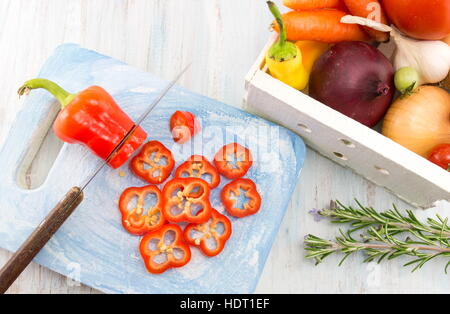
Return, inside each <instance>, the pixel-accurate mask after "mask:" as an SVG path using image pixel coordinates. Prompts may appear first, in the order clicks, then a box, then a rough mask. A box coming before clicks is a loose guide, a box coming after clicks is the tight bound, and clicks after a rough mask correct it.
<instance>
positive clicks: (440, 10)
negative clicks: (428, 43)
mask: <svg viewBox="0 0 450 314" xmlns="http://www.w3.org/2000/svg"><path fill="white" fill-rule="evenodd" d="M382 5H383V7H384V10H385V11H386V13H387V15H388V16H389V18H390V20H391V21H392V22H393V23H394V24H395V26H397V28H399V29H400V30H401V31H402V32H403V33H405V34H407V35H409V36H411V37H414V38H417V39H428V40H438V39H442V38H444V37H445V36H447V35H448V34H450V1H449V0H382Z"/></svg>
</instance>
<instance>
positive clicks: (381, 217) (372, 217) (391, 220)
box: [318, 200, 450, 245]
mask: <svg viewBox="0 0 450 314" xmlns="http://www.w3.org/2000/svg"><path fill="white" fill-rule="evenodd" d="M355 201H356V203H357V204H358V207H359V208H353V207H352V206H344V205H343V204H342V203H341V202H339V201H336V202H332V206H330V209H323V210H320V211H319V212H318V214H319V215H321V216H323V217H328V218H332V222H333V223H338V224H346V223H350V224H351V226H352V227H353V228H352V229H351V230H350V231H349V232H350V233H353V232H355V231H358V230H360V229H364V228H367V227H370V226H384V225H388V226H389V228H390V230H391V232H392V233H393V234H399V233H403V232H410V233H413V235H415V236H417V235H419V234H421V233H429V234H430V235H429V237H430V238H433V239H434V240H443V241H444V243H443V244H444V245H449V242H448V241H449V239H450V226H449V225H448V218H445V219H443V218H442V217H440V216H439V215H436V218H437V220H436V219H432V218H428V219H427V224H424V223H422V222H421V221H419V220H418V219H417V217H416V216H415V215H414V213H413V212H412V211H411V210H406V215H403V214H401V213H400V211H399V210H398V209H397V207H396V206H395V205H393V209H390V210H388V211H386V212H377V211H376V210H375V209H373V207H365V206H363V205H362V204H361V203H360V202H359V201H358V200H355Z"/></svg>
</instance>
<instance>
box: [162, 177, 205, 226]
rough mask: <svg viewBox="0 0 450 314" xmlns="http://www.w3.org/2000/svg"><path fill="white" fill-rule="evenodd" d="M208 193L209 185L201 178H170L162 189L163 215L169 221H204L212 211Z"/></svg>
mask: <svg viewBox="0 0 450 314" xmlns="http://www.w3.org/2000/svg"><path fill="white" fill-rule="evenodd" d="M209 195H210V189H209V185H208V183H207V182H206V181H204V180H202V179H198V178H175V179H172V180H170V181H169V182H167V183H166V185H165V186H164V189H163V197H164V205H163V215H164V217H166V219H167V220H169V221H170V222H177V223H178V222H190V223H203V222H206V221H207V220H208V219H209V217H211V211H212V207H211V203H210V202H209Z"/></svg>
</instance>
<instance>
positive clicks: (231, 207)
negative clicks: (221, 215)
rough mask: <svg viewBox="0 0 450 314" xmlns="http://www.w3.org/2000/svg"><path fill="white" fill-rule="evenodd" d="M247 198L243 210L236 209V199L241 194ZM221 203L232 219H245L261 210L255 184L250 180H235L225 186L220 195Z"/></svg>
mask: <svg viewBox="0 0 450 314" xmlns="http://www.w3.org/2000/svg"><path fill="white" fill-rule="evenodd" d="M242 192H243V193H244V196H245V197H246V198H247V202H245V203H244V204H243V208H239V207H237V200H238V197H239V196H241V193H242ZM220 198H221V200H222V203H223V204H224V206H225V209H226V210H227V212H228V213H229V214H230V215H232V216H234V217H239V218H241V217H246V216H250V215H254V214H256V213H257V212H258V211H259V209H260V208H261V195H259V193H258V190H257V188H256V184H255V183H254V182H253V181H252V180H250V179H237V180H234V181H232V182H230V183H228V184H227V185H225V186H224V187H223V189H222V192H221V194H220Z"/></svg>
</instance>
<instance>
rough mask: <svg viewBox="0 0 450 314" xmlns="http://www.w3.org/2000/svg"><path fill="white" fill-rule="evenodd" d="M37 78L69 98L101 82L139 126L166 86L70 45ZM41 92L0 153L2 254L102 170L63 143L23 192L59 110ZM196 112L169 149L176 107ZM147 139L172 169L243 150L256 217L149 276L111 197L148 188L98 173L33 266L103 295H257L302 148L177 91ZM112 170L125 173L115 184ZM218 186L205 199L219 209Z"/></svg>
mask: <svg viewBox="0 0 450 314" xmlns="http://www.w3.org/2000/svg"><path fill="white" fill-rule="evenodd" d="M39 77H42V78H47V79H50V80H53V81H55V82H57V83H59V84H60V85H61V86H63V87H64V88H65V89H67V90H68V91H70V92H77V91H81V90H82V89H84V88H86V87H88V86H91V85H100V86H102V87H104V88H105V89H106V90H107V91H108V92H110V93H111V94H112V96H113V97H114V98H115V100H116V101H117V102H118V103H119V104H120V106H121V107H122V108H123V110H124V111H125V112H127V113H128V114H129V115H130V116H131V117H132V118H133V119H137V118H138V117H139V116H140V114H141V113H142V112H143V111H144V110H145V108H146V107H147V106H148V105H149V104H150V102H151V101H152V100H154V99H155V97H156V96H157V95H158V93H159V92H160V91H161V89H162V88H163V87H164V86H165V85H166V84H167V82H165V81H164V80H161V79H159V78H157V77H155V76H153V75H151V74H149V73H146V72H144V71H141V70H139V69H136V68H133V67H131V66H128V65H126V64H124V63H122V62H120V61H118V60H115V59H113V58H110V57H107V56H104V55H101V54H98V53H97V52H95V51H91V50H86V49H83V48H81V47H79V46H77V45H74V44H65V45H62V46H60V47H58V48H57V49H56V51H55V53H54V55H53V56H52V57H50V58H49V59H48V61H47V62H46V64H45V65H44V66H43V68H42V70H41V72H40V74H39ZM57 108H58V105H57V104H56V103H55V101H54V99H53V98H52V97H51V96H50V95H49V94H48V93H46V92H45V91H33V92H32V93H31V94H30V95H29V96H28V98H27V101H26V103H25V105H24V107H23V110H22V111H21V112H20V113H19V114H18V116H17V118H16V121H15V122H14V124H13V127H12V129H11V131H10V134H9V135H8V137H7V140H6V142H5V143H4V145H3V146H2V148H1V150H0V165H1V167H2V171H1V172H0V191H1V195H0V247H2V248H5V249H7V250H10V251H15V250H16V249H17V248H18V247H19V245H20V244H21V243H22V242H23V241H24V240H25V239H26V238H27V236H28V235H29V234H30V233H31V232H32V230H33V229H34V228H35V227H36V226H37V225H38V224H39V223H40V221H41V220H42V219H43V218H44V217H45V216H46V214H47V213H48V211H49V210H50V209H51V208H53V206H54V205H55V204H56V203H57V202H58V201H59V200H60V199H61V198H62V196H63V195H64V194H65V193H66V192H67V190H68V189H70V187H72V186H76V185H81V184H82V183H83V182H85V180H86V179H87V178H88V177H89V176H90V175H91V174H92V173H93V172H94V170H95V169H96V168H97V167H98V165H99V164H100V162H101V161H100V160H98V159H97V158H96V157H95V156H93V155H92V154H91V153H90V152H89V151H87V150H86V149H85V148H84V147H82V146H79V145H68V144H64V146H63V148H62V149H61V151H60V153H59V155H58V157H57V159H56V160H55V163H54V165H53V167H52V168H51V170H50V172H49V174H48V177H47V179H46V181H45V182H44V184H43V185H42V186H40V187H39V188H37V189H35V190H27V189H25V188H23V187H22V185H21V184H20V178H21V176H22V174H23V173H24V171H26V170H27V168H28V165H29V164H30V162H31V161H32V159H33V158H34V156H35V154H36V151H37V149H38V148H39V146H40V144H41V142H42V139H43V138H44V137H45V135H46V134H47V132H48V130H49V128H50V127H51V124H52V122H53V120H54V118H55V115H56V113H57ZM179 109H181V110H186V111H191V112H193V113H195V114H196V115H197V116H198V117H199V119H200V121H201V124H202V128H203V131H202V133H201V134H199V135H198V136H196V137H195V138H194V140H193V141H191V142H189V143H186V144H184V145H178V144H174V143H173V140H172V138H171V134H170V130H169V127H168V121H169V119H170V116H171V114H172V113H173V112H174V111H176V110H179ZM142 126H143V128H144V129H145V130H146V131H147V133H148V134H149V140H150V139H151V140H158V141H161V142H162V143H163V144H164V145H166V146H167V147H168V148H169V149H171V150H172V152H173V154H174V157H175V159H176V162H177V164H176V165H179V164H181V163H182V162H183V161H184V160H186V159H187V158H188V157H189V156H191V155H192V154H202V155H204V156H205V157H207V158H208V159H212V157H213V156H214V154H215V152H216V151H217V150H218V149H219V148H220V147H221V146H223V145H224V144H226V143H229V142H233V141H237V142H239V143H241V144H243V145H246V146H248V147H249V148H250V149H251V150H252V152H253V155H254V159H255V163H254V166H253V167H252V169H251V170H250V171H249V173H248V174H247V177H249V178H251V179H253V180H254V181H255V183H256V184H257V186H258V189H259V191H260V193H261V195H262V198H263V205H262V208H261V210H260V212H259V213H258V214H257V215H254V216H251V217H247V218H242V219H235V218H231V220H232V222H233V235H232V237H231V239H230V240H229V241H228V243H227V245H226V247H225V249H224V251H223V252H222V254H220V255H219V256H217V257H214V258H206V257H204V256H203V255H202V254H201V252H200V251H198V250H197V249H196V248H193V249H192V259H191V262H190V263H189V264H188V265H186V266H185V267H183V268H180V269H172V270H169V271H167V272H166V273H164V274H162V275H151V274H148V273H147V272H146V270H145V268H144V265H143V263H142V261H141V259H140V255H139V250H138V246H139V240H140V238H139V237H135V236H132V235H129V234H128V233H126V232H125V231H124V229H123V228H122V226H121V219H120V213H119V211H118V208H117V200H118V198H119V195H120V194H121V192H122V191H123V190H124V189H125V188H127V187H130V186H143V185H145V182H143V181H142V180H140V179H138V178H136V177H135V176H133V175H132V174H131V172H130V171H129V170H128V165H125V166H123V167H122V168H121V169H118V170H112V169H105V171H104V172H103V173H102V174H101V175H100V176H98V177H97V178H96V179H95V180H94V181H93V182H92V183H91V185H89V187H88V188H87V190H86V191H85V200H84V201H83V203H82V204H81V205H80V207H79V208H78V210H77V211H76V212H75V213H74V214H73V216H72V217H71V218H70V219H69V220H68V221H67V222H66V224H65V225H64V226H63V227H62V229H61V230H60V231H59V232H58V233H57V234H56V235H55V236H54V238H53V239H52V240H51V241H50V242H49V243H48V245H47V246H46V247H45V248H44V250H43V251H42V252H41V253H40V254H39V255H38V256H37V258H36V259H35V261H36V262H37V263H39V264H41V265H43V266H45V267H48V268H49V269H52V270H54V271H56V272H59V273H61V274H63V275H66V276H69V277H72V278H75V279H76V280H79V281H81V282H82V283H84V284H86V285H89V286H91V287H93V288H95V289H98V290H101V291H104V292H107V293H251V292H253V291H254V289H255V287H256V284H257V282H258V279H259V277H260V274H261V272H262V270H263V267H264V263H265V261H266V258H267V255H268V253H269V251H270V248H271V246H272V243H273V241H274V238H275V236H276V234H277V231H278V228H279V225H280V223H281V220H282V218H283V216H284V213H285V211H286V209H287V206H288V203H289V200H290V198H291V195H292V192H293V191H294V188H295V185H296V184H297V182H298V179H299V175H300V172H301V168H302V166H303V162H304V158H305V145H304V143H303V141H302V140H301V139H300V138H299V137H298V136H297V135H296V134H294V133H292V132H291V131H289V130H287V129H285V128H282V127H280V126H278V125H276V124H273V123H271V122H268V121H266V120H264V119H261V118H259V117H256V116H254V115H251V114H249V113H247V112H244V111H242V110H239V109H236V108H234V107H231V106H228V105H225V104H223V103H220V102H218V101H215V100H212V99H210V98H207V97H204V96H201V95H198V94H195V93H193V92H190V91H188V90H186V89H183V88H181V87H176V88H174V89H173V90H172V91H171V92H170V93H169V94H168V95H167V96H166V97H165V98H164V100H163V101H162V102H161V103H160V104H159V105H158V106H157V108H155V110H154V111H153V112H152V113H151V115H150V117H149V118H148V119H147V120H146V121H145V122H144V123H143V125H142ZM119 171H124V172H125V176H124V177H121V176H120V175H119ZM227 182H229V181H228V180H226V179H225V178H222V182H221V185H220V186H219V187H218V188H217V189H215V190H214V191H213V192H212V195H211V202H212V205H213V207H215V208H216V209H217V210H219V211H220V212H223V211H224V208H223V205H222V204H221V202H220V200H219V197H218V195H219V193H220V190H221V188H222V187H223V186H224V185H225V184H226V183H227Z"/></svg>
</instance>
